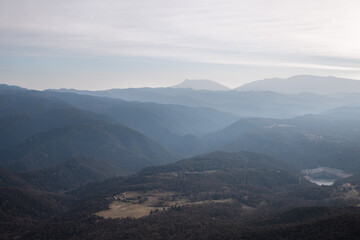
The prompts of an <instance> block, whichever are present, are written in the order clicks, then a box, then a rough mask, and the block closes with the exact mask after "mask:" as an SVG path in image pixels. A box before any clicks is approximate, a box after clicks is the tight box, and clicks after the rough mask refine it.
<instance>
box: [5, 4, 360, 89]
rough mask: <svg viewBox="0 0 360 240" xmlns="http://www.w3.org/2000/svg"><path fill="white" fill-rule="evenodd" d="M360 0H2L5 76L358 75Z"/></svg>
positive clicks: (82, 84)
mask: <svg viewBox="0 0 360 240" xmlns="http://www.w3.org/2000/svg"><path fill="white" fill-rule="evenodd" d="M359 13H360V1H359V0H189V1H187V0H182V1H178V0H177V1H175V0H131V1H129V0H126V1H125V0H82V1H79V0H61V1H51V0H46V1H45V0H22V1H21V0H0V82H1V83H6V84H12V85H20V86H23V87H28V88H34V89H45V88H60V87H65V88H78V89H107V88H116V87H117V88H125V87H140V86H151V87H157V86H169V85H173V84H176V83H179V82H181V81H182V80H184V79H186V78H189V79H211V80H214V81H217V82H219V83H221V84H224V85H226V86H229V87H238V86H240V85H242V84H244V83H246V82H250V81H253V80H259V79H263V78H270V77H289V76H291V75H296V74H313V75H323V76H329V75H332V76H339V77H349V78H354V79H360V14H359Z"/></svg>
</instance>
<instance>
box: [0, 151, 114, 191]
mask: <svg viewBox="0 0 360 240" xmlns="http://www.w3.org/2000/svg"><path fill="white" fill-rule="evenodd" d="M0 173H1V175H0V187H18V188H24V189H32V190H42V191H48V192H63V191H68V190H71V189H75V188H78V187H81V186H83V185H85V184H87V183H90V182H95V181H102V180H105V179H106V178H110V177H116V176H120V173H121V171H120V170H119V169H117V168H116V167H114V166H111V165H109V164H107V163H106V162H104V161H103V160H100V159H96V158H91V157H73V158H71V159H69V160H66V161H64V162H62V163H60V164H58V165H56V166H53V167H48V168H43V169H40V170H35V171H29V172H14V171H12V170H9V169H6V168H2V167H0Z"/></svg>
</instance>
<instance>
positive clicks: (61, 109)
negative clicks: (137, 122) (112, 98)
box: [0, 88, 111, 148]
mask: <svg viewBox="0 0 360 240" xmlns="http://www.w3.org/2000/svg"><path fill="white" fill-rule="evenodd" d="M15 89H16V90H14V91H10V92H7V91H4V92H2V93H1V94H0V148H4V147H9V146H12V145H15V144H17V143H19V142H20V141H23V140H25V139H26V138H28V137H30V136H31V135H33V134H36V133H39V132H43V131H47V130H50V129H52V128H56V127H61V126H66V125H71V124H82V123H84V124H86V123H88V124H90V123H94V124H96V122H98V121H101V120H106V121H111V120H110V119H109V117H106V116H103V115H99V114H95V113H91V112H88V111H83V110H80V109H76V108H74V107H72V106H70V105H69V104H67V103H65V102H63V101H62V100H60V99H58V98H56V97H52V96H50V95H48V94H46V93H42V92H38V91H29V90H25V89H21V90H17V88H15Z"/></svg>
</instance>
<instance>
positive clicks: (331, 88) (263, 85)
mask: <svg viewBox="0 0 360 240" xmlns="http://www.w3.org/2000/svg"><path fill="white" fill-rule="evenodd" d="M235 90H238V91H272V92H279V93H287V94H294V93H301V92H309V93H316V94H331V93H339V92H360V81H357V80H352V79H346V78H336V77H320V76H310V75H299V76H293V77H289V78H285V79H283V78H271V79H264V80H260V81H255V82H250V83H247V84H244V85H243V86H241V87H239V88H236V89H235Z"/></svg>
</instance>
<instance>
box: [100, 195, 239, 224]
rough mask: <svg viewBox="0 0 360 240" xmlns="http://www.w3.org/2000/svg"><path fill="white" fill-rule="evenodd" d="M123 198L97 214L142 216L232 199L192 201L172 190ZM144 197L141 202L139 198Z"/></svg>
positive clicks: (115, 216)
mask: <svg viewBox="0 0 360 240" xmlns="http://www.w3.org/2000/svg"><path fill="white" fill-rule="evenodd" d="M123 196H124V198H123V199H122V200H115V201H113V202H112V203H111V204H110V205H109V209H107V210H103V211H100V212H97V213H96V215H97V216H100V217H104V218H126V217H133V218H141V217H144V216H147V215H149V214H150V212H151V211H157V210H158V211H161V210H166V209H168V208H170V207H173V206H183V205H187V204H204V203H209V202H218V203H225V202H230V201H232V199H223V200H211V201H210V200H207V201H200V202H190V201H189V200H188V199H186V198H183V197H181V196H178V195H176V194H174V193H171V192H158V191H150V192H146V193H140V192H126V193H123ZM134 199H142V201H141V202H139V200H134Z"/></svg>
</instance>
